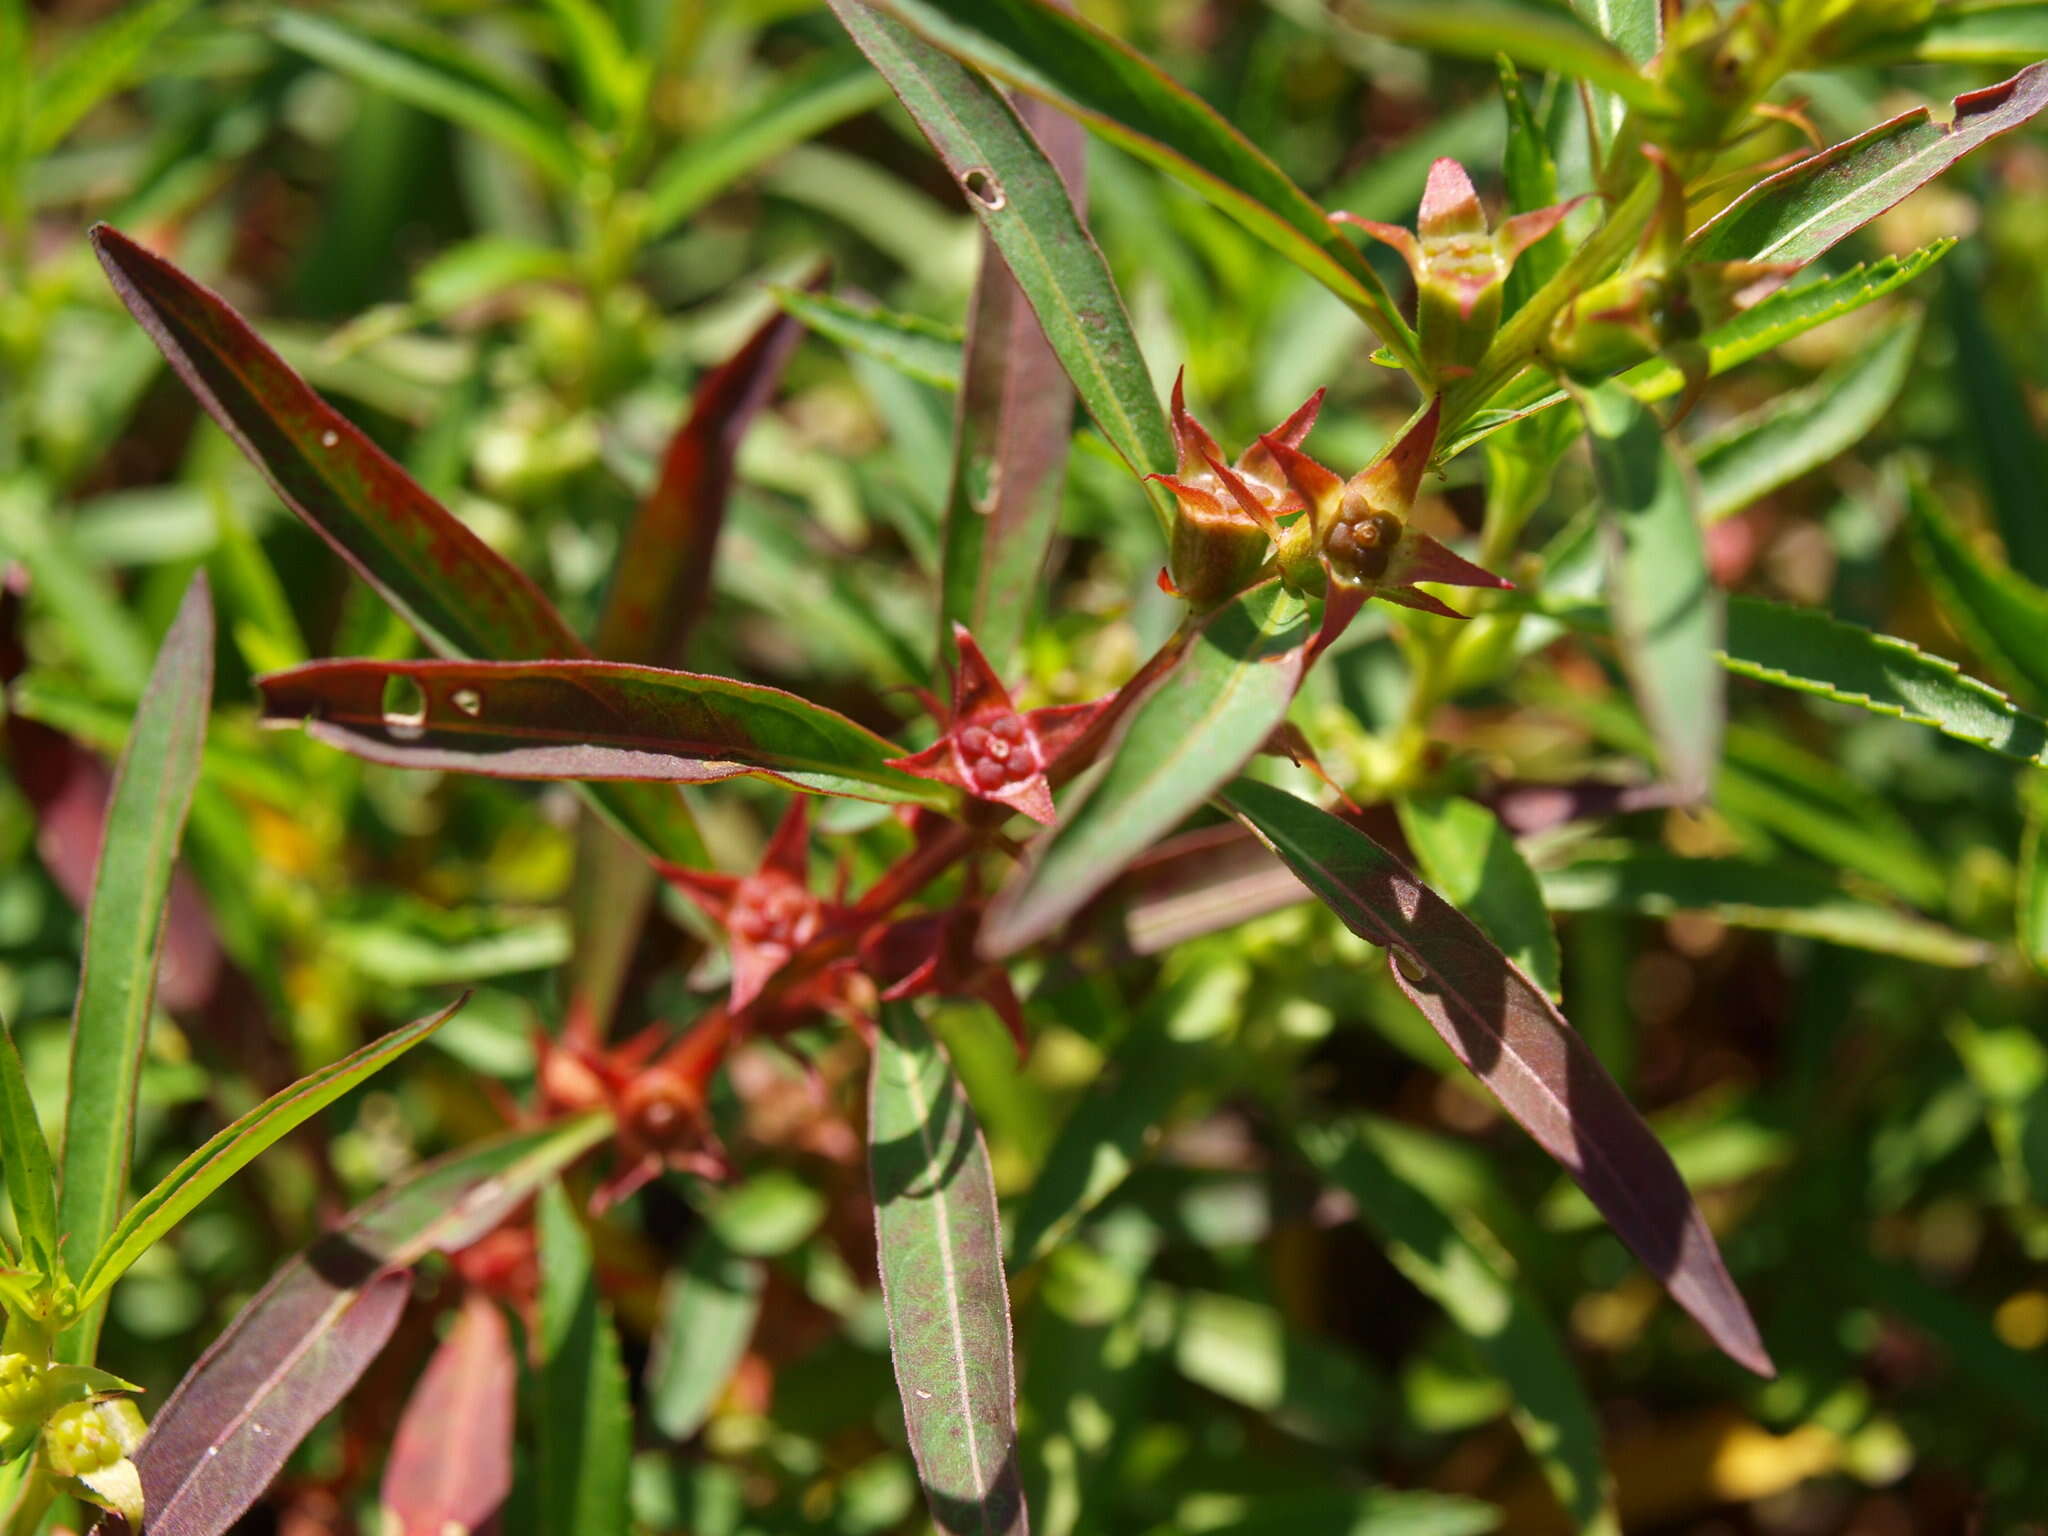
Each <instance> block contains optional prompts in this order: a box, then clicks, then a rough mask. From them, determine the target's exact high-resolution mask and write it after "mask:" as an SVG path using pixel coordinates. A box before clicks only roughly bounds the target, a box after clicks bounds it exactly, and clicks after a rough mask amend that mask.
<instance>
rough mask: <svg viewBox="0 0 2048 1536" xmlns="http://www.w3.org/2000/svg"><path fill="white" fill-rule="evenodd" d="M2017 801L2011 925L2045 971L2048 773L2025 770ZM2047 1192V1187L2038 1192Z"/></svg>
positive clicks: (2030, 958)
mask: <svg viewBox="0 0 2048 1536" xmlns="http://www.w3.org/2000/svg"><path fill="white" fill-rule="evenodd" d="M2020 802H2021V806H2022V808H2023V809H2024V810H2025V812H2026V829H2025V831H2024V832H2023V833H2022V834H2021V837H2020V868H2019V877H2018V883H2019V893H2018V896H2017V898H2016V899H2015V902H2014V909H2013V928H2014V933H2015V936H2016V937H2017V938H2018V940H2019V946H2020V953H2021V954H2023V955H2025V956H2026V957H2027V959H2028V961H2029V962H2030V963H2031V964H2032V965H2033V967H2034V969H2035V970H2037V971H2048V856H2044V850H2043V848H2042V843H2043V840H2044V838H2048V773H2038V772H2036V773H2029V774H2025V775H2023V776H2022V777H2021V779H2020ZM2042 1193H2043V1194H2044V1195H2048V1189H2044V1190H2043V1192H2042Z"/></svg>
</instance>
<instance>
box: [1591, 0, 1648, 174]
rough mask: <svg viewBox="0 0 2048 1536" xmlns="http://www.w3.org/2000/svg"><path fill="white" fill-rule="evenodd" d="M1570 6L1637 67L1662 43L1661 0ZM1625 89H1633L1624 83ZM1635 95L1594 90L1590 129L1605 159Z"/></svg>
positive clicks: (1608, 0) (1596, 1)
mask: <svg viewBox="0 0 2048 1536" xmlns="http://www.w3.org/2000/svg"><path fill="white" fill-rule="evenodd" d="M1572 9H1573V10H1574V11H1576V12H1578V14H1579V15H1580V16H1581V17H1582V18H1584V20H1585V22H1586V24H1587V25H1588V26H1590V27H1592V28H1593V29H1594V30H1595V31H1596V32H1598V33H1599V34H1600V35H1601V36H1602V37H1604V38H1606V39H1607V40H1608V41H1609V42H1611V43H1612V44H1614V46H1615V49H1616V51H1617V52H1619V53H1620V54H1621V56H1622V57H1623V58H1624V59H1626V60H1628V62H1629V63H1630V64H1632V65H1634V66H1635V67H1636V70H1637V71H1638V72H1640V71H1641V69H1642V67H1643V66H1644V65H1646V64H1648V63H1649V62H1650V60H1652V59H1654V58H1655V57H1656V56H1657V50H1658V49H1659V48H1661V47H1662V46H1663V44H1664V16H1663V7H1662V5H1661V3H1660V0H1572ZM1624 89H1625V90H1630V89H1633V88H1632V87H1628V86H1626V85H1624ZM1632 99H1639V98H1637V97H1625V96H1622V95H1617V94H1616V93H1615V92H1614V91H1612V90H1596V91H1594V93H1593V129H1594V133H1595V135H1596V136H1597V137H1598V139H1599V150H1600V156H1601V158H1602V159H1605V158H1606V156H1607V153H1608V151H1609V149H1610V148H1611V147H1612V145H1613V143H1614V139H1615V136H1616V135H1617V134H1618V133H1620V132H1621V124H1622V120H1623V119H1624V118H1626V117H1627V116H1628V107H1629V101H1630V100H1632Z"/></svg>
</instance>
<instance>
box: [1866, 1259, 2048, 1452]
mask: <svg viewBox="0 0 2048 1536" xmlns="http://www.w3.org/2000/svg"><path fill="white" fill-rule="evenodd" d="M1839 1273H1840V1275H1841V1281H1842V1283H1843V1284H1844V1285H1845V1286H1847V1287H1849V1288H1851V1289H1852V1291H1853V1294H1855V1295H1857V1296H1859V1297H1862V1298H1865V1299H1867V1300H1868V1301H1871V1302H1875V1303H1876V1304H1877V1305H1878V1306H1880V1307H1883V1308H1884V1309H1885V1310H1886V1311H1888V1312H1892V1313H1895V1314H1897V1316H1899V1317H1900V1318H1902V1319H1903V1320H1904V1321H1905V1322H1906V1323H1908V1324H1909V1325H1911V1326H1912V1327H1913V1328H1914V1329H1916V1330H1918V1331H1919V1332H1920V1333H1922V1334H1924V1335H1926V1336H1927V1338H1928V1339H1930V1340H1931V1341H1933V1343H1934V1344H1936V1345H1937V1346H1938V1347H1939V1348H1940V1350H1941V1353H1942V1356H1943V1358H1944V1359H1945V1360H1947V1361H1948V1363H1949V1368H1950V1369H1951V1370H1952V1371H1953V1372H1954V1373H1955V1374H1956V1376H1958V1377H1960V1378H1961V1379H1962V1381H1963V1382H1965V1383H1968V1384H1970V1385H1972V1386H1976V1387H1981V1388H1982V1389H1984V1390H1985V1391H1986V1392H1988V1393H1990V1394H1992V1395H1993V1396H1994V1397H1996V1398H1997V1399H1999V1400H2000V1401H1999V1406H2000V1407H2001V1408H2003V1409H2004V1410H2005V1411H2006V1412H2009V1413H2011V1414H2013V1415H2015V1416H2016V1417H2017V1418H2018V1419H2019V1420H2021V1421H2022V1422H2023V1423H2024V1424H2025V1425H2026V1426H2027V1429H2026V1433H2027V1434H2028V1435H2029V1436H2030V1437H2038V1436H2041V1435H2048V1368H2044V1367H2043V1365H2042V1363H2041V1362H2040V1360H2038V1359H2036V1358H2033V1357H2030V1356H2028V1355H2025V1354H2022V1353H2021V1352H2020V1351H2019V1350H2017V1349H2014V1348H2013V1347H2012V1346H2011V1345H2010V1344H2008V1343H2006V1342H2005V1340H2004V1339H2002V1338H2000V1337H1999V1334H1998V1330H1997V1329H1996V1328H1994V1327H1993V1326H1992V1323H1991V1319H1989V1318H1987V1317H1986V1316H1984V1314H1983V1313H1982V1312H1981V1311H1980V1310H1979V1309H1978V1308H1977V1307H1976V1306H1973V1305H1972V1304H1971V1303H1970V1302H1967V1301H1964V1300H1962V1299H1961V1298H1960V1297H1957V1296H1952V1295H1950V1294H1949V1293H1948V1292H1947V1291H1944V1290H1939V1289H1937V1288H1936V1287H1934V1286H1933V1285H1930V1284H1928V1282H1927V1281H1925V1280H1923V1279H1922V1278H1921V1277H1920V1275H1919V1274H1918V1273H1917V1272H1916V1271H1914V1270H1911V1269H1908V1268H1906V1267H1905V1266H1904V1265H1901V1264H1895V1263H1888V1262H1886V1261H1885V1260H1882V1259H1877V1258H1873V1257H1871V1256H1870V1255H1868V1254H1862V1253H1859V1254H1856V1255H1854V1256H1853V1257H1852V1258H1851V1261H1850V1263H1849V1265H1848V1266H1847V1268H1846V1270H1845V1271H1841V1272H1839ZM1953 1390H1954V1389H1953V1388H1951V1391H1953ZM2015 1428H2017V1426H2015Z"/></svg>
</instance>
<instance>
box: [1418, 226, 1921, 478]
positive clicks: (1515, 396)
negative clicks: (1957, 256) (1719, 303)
mask: <svg viewBox="0 0 2048 1536" xmlns="http://www.w3.org/2000/svg"><path fill="white" fill-rule="evenodd" d="M1955 244H1956V242H1955V241H1953V240H1937V241H1935V242H1934V243H1933V244H1931V245H1926V246H1922V247H1921V248H1920V249H1919V250H1917V251H1914V252H1912V253H1911V254H1910V255H1906V256H1887V257H1885V258H1883V259H1882V260H1880V261H1873V262H1868V263H1865V264H1863V265H1860V266H1856V267H1851V268H1850V269H1849V270H1848V271H1846V272H1842V273H1839V274H1837V275H1836V276H1833V277H1824V278H1820V279H1818V280H1816V281H1811V282H1803V283H1800V284H1799V285H1798V286H1796V287H1790V288H1786V289H1783V290H1781V291H1780V292H1778V293H1774V294H1772V295H1771V296H1770V297H1769V298H1768V299H1765V300H1764V301H1763V302H1762V303H1760V304H1755V305H1752V306H1751V307H1750V308H1748V309H1745V310H1743V311H1742V312H1741V313H1740V314H1738V315H1736V316H1735V317H1734V318H1733V319H1731V320H1729V321H1727V322H1725V323H1724V324H1722V325H1718V326H1716V327H1715V328H1714V329H1713V330H1711V331H1709V332H1708V333H1707V334H1706V335H1705V336H1703V337H1701V338H1700V346H1701V348H1702V349H1703V350H1704V351H1705V352H1706V355H1707V374H1708V377H1710V378H1718V377H1719V376H1720V375H1721V374H1723V373H1726V372H1727V371H1728V370H1729V369H1731V368H1734V367H1736V366H1738V365H1740V364H1742V363H1746V362H1748V361H1750V359H1752V358H1755V357H1760V356H1762V355H1763V354H1764V353H1766V352H1769V351H1772V350H1774V349H1775V348H1777V347H1780V346H1782V345H1783V344H1784V343H1786V342H1788V341H1790V340H1792V339H1793V338H1794V337H1798V336H1803V335H1805V334H1806V333H1807V332H1808V331H1810V330H1812V329H1814V327H1816V326H1820V325H1825V324H1827V322H1828V321H1830V320H1838V319H1840V318H1841V317H1842V316H1844V315H1848V314H1853V313H1855V312H1856V311H1857V310H1859V309H1861V308H1863V307H1864V306H1865V305H1867V304H1871V303H1874V302H1876V301H1877V300H1878V299H1881V298H1883V297H1884V296H1885V295H1886V294H1888V293H1891V292H1893V291H1895V290H1896V289H1898V288H1901V287H1903V286H1904V285H1905V284H1907V283H1909V282H1911V281H1912V280H1913V279H1914V278H1916V277H1918V276H1919V275H1920V274H1921V273H1923V272H1925V271H1926V270H1927V269H1928V268H1929V267H1931V266H1933V265H1934V264H1935V263H1936V262H1937V261H1939V260H1941V258H1942V257H1944V256H1946V255H1947V254H1948V253H1949V252H1950V251H1951V250H1953V249H1954V248H1955ZM1621 381H1622V383H1624V384H1626V385H1627V386H1628V388H1629V392H1630V393H1631V394H1633V395H1634V396H1635V397H1636V398H1637V399H1638V400H1643V401H1652V400H1662V399H1664V398H1666V397H1667V396H1670V395H1675V394H1677V393H1678V392H1679V391H1680V390H1681V389H1683V388H1684V387H1685V375H1684V374H1683V373H1681V372H1680V371H1679V369H1678V368H1677V366H1676V365H1675V364H1672V363H1669V362H1666V361H1665V360H1664V359H1663V358H1652V359H1650V360H1649V361H1648V362H1643V363H1638V364H1637V365H1636V366H1635V367H1633V368H1631V369H1629V370H1628V372H1626V373H1624V374H1623V375H1622V376H1621ZM1565 399H1566V395H1565V392H1564V391H1563V390H1561V389H1557V388H1555V387H1554V385H1553V384H1552V381H1551V380H1550V378H1549V377H1548V375H1546V374H1544V373H1542V372H1540V371H1539V370H1536V369H1531V370H1529V371H1528V372H1526V373H1524V374H1523V375H1522V376H1521V377H1520V378H1518V379H1516V380H1515V381H1514V382H1513V383H1512V384H1510V385H1508V386H1507V387H1506V388H1505V389H1502V390H1501V391H1500V392H1499V393H1497V394H1496V395H1495V396H1494V397H1493V398H1492V400H1491V401H1490V402H1489V403H1488V405H1487V407H1486V409H1484V410H1482V411H1479V412H1477V413H1476V414H1474V415H1473V416H1472V417H1471V419H1470V420H1468V421H1467V422H1466V423H1465V424H1464V425H1463V426H1461V427H1460V428H1459V429H1458V430H1457V431H1456V432H1455V433H1454V434H1453V435H1452V436H1451V438H1450V440H1449V446H1448V447H1446V448H1445V449H1444V451H1443V455H1442V456H1443V457H1444V458H1447V459H1448V458H1454V457H1456V456H1457V455H1458V454H1461V453H1463V452H1464V451H1465V450H1466V449H1467V448H1470V447H1472V446H1473V445H1474V444H1475V443H1478V442H1480V441H1482V440H1484V439H1485V438H1487V437H1489V436H1491V435H1492V434H1493V433H1495V432H1498V431H1499V430H1500V429H1501V428H1502V427H1505V426H1507V425H1509V424H1510V423H1512V422H1515V421H1519V420H1521V419H1523V418H1524V417H1526V416H1531V415H1534V414H1535V413H1537V412H1539V411H1545V410H1548V409H1550V408H1551V407H1552V406H1555V405H1559V404H1562V403H1563V401H1564V400H1565Z"/></svg>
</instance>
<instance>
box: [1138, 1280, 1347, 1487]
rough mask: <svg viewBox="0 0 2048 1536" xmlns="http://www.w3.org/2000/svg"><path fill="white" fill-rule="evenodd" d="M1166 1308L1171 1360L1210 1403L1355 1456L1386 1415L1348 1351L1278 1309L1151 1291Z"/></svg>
mask: <svg viewBox="0 0 2048 1536" xmlns="http://www.w3.org/2000/svg"><path fill="white" fill-rule="evenodd" d="M1154 1294H1155V1295H1157V1296H1160V1297H1161V1298H1162V1299H1168V1300H1170V1301H1171V1303H1172V1307H1173V1322H1174V1333H1173V1361H1174V1364H1175V1366H1176V1367H1178V1368H1179V1370H1180V1373H1181V1374H1182V1375H1183V1376H1185V1377H1187V1379H1188V1380H1189V1381H1192V1382H1194V1383H1195V1384H1196V1385H1198V1386H1202V1387H1207V1388H1208V1389H1209V1390H1210V1391H1211V1392H1214V1393H1215V1394H1216V1395H1217V1396H1219V1397H1222V1398H1225V1399H1227V1400H1228V1401H1230V1402H1233V1403H1240V1404H1242V1405H1243V1406H1245V1407H1246V1408H1249V1409H1251V1410H1252V1411H1253V1412H1254V1413H1260V1414H1264V1415H1266V1416H1267V1417H1269V1418H1271V1419H1272V1421H1273V1422H1274V1423H1275V1424H1277V1425H1279V1426H1280V1428H1282V1429H1284V1430H1286V1431H1287V1432H1288V1433H1289V1434H1292V1435H1298V1436H1300V1437H1301V1438H1302V1439H1304V1440H1307V1441H1309V1442H1310V1443H1311V1444H1314V1445H1326V1446H1332V1447H1339V1448H1349V1449H1356V1448H1358V1447H1361V1446H1363V1445H1365V1444H1366V1443H1367V1442H1368V1441H1369V1440H1370V1438H1371V1436H1372V1433H1373V1430H1374V1428H1375V1427H1376V1426H1377V1425H1378V1423H1379V1421H1380V1420H1381V1419H1382V1418H1383V1417H1384V1416H1385V1413H1386V1398H1387V1390H1386V1386H1385V1384H1384V1383H1383V1382H1381V1381H1380V1379H1379V1378H1378V1377H1377V1376H1376V1375H1374V1374H1373V1372H1372V1370H1371V1368H1370V1367H1368V1366H1367V1365H1366V1363H1365V1362H1364V1361H1363V1360H1362V1359H1360V1358H1359V1356H1358V1355H1357V1354H1355V1353H1354V1352H1353V1351H1352V1350H1351V1349H1350V1348H1348V1347H1347V1346H1345V1345H1343V1344H1341V1343H1339V1342H1338V1341H1337V1340H1335V1339H1331V1338H1328V1337H1325V1336H1321V1335H1317V1334H1312V1333H1310V1332H1308V1331H1307V1330H1305V1329H1300V1328H1295V1327H1291V1326H1289V1324H1288V1322H1287V1320H1286V1319H1285V1318H1284V1317H1282V1316H1281V1315H1280V1311H1279V1309H1278V1308H1277V1307H1272V1306H1268V1305H1267V1304H1266V1303H1264V1302H1260V1301H1253V1300H1251V1299H1250V1298H1249V1297H1245V1296H1231V1295H1227V1294H1225V1293H1223V1292H1218V1291H1194V1290H1190V1291H1179V1292H1174V1291H1168V1290H1167V1289H1166V1288H1165V1287H1159V1288H1157V1289H1156V1290H1155V1292H1154Z"/></svg>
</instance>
